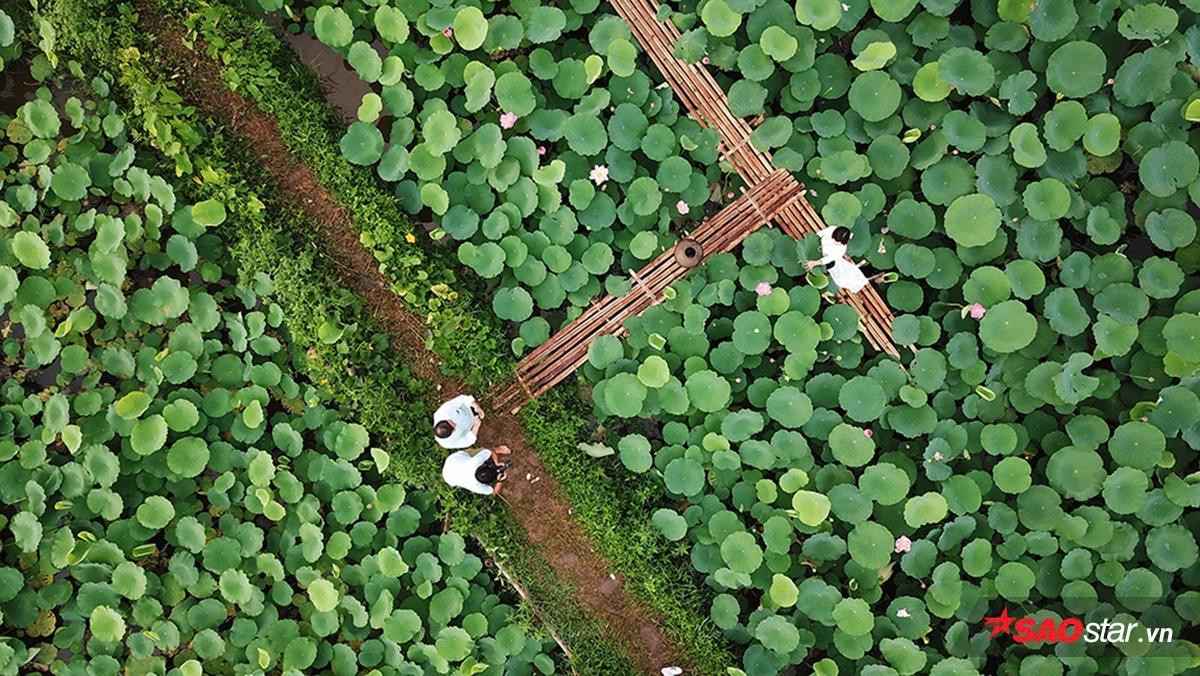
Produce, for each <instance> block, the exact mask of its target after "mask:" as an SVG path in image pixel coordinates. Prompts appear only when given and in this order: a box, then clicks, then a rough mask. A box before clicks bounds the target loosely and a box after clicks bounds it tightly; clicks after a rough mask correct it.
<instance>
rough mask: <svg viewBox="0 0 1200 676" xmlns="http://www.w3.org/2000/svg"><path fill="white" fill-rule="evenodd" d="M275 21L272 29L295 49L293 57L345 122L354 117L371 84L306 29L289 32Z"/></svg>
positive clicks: (354, 118)
mask: <svg viewBox="0 0 1200 676" xmlns="http://www.w3.org/2000/svg"><path fill="white" fill-rule="evenodd" d="M273 23H275V28H276V33H277V34H278V35H279V37H280V38H281V39H282V40H283V41H284V43H285V44H287V46H288V47H290V48H291V49H292V51H293V52H295V53H296V58H297V59H298V60H299V61H300V62H301V63H303V64H304V65H306V66H308V67H309V69H311V70H312V72H313V73H314V74H315V75H316V76H317V79H318V80H319V81H320V83H321V90H322V91H324V93H325V98H326V99H327V100H328V101H329V102H330V103H332V104H333V105H334V106H336V107H337V109H338V110H339V111H341V113H342V116H343V117H345V119H346V122H355V121H357V120H358V106H359V104H360V103H362V97H363V95H365V94H367V93H369V92H371V85H369V84H367V83H366V82H363V81H362V79H361V78H360V77H358V73H356V72H354V71H353V70H351V69H350V68H349V67H347V66H346V62H345V60H344V59H343V58H342V55H341V54H338V53H337V52H335V51H333V50H332V49H330V48H329V47H327V46H326V45H325V44H324V43H322V42H321V41H320V40H318V39H316V38H314V37H313V36H311V35H308V34H307V33H289V32H285V31H283V30H281V29H280V26H279V25H278V22H273Z"/></svg>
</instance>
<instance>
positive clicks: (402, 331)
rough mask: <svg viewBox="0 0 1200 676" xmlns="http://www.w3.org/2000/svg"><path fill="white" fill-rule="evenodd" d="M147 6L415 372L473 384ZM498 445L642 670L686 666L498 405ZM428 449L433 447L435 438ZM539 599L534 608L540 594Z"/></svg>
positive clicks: (234, 99)
mask: <svg viewBox="0 0 1200 676" xmlns="http://www.w3.org/2000/svg"><path fill="white" fill-rule="evenodd" d="M141 9H142V21H143V22H144V25H145V26H146V27H147V28H148V29H149V30H150V31H151V32H152V33H153V34H154V35H155V37H156V39H157V40H156V42H157V44H158V46H159V47H160V48H161V49H162V50H163V51H164V52H165V55H166V56H167V57H168V60H169V61H170V64H171V65H173V66H176V67H177V70H178V71H179V72H181V73H183V74H184V77H183V79H182V80H181V81H180V82H179V85H180V94H181V95H182V96H183V97H184V98H185V100H186V101H187V103H188V104H189V105H193V106H195V107H196V108H197V109H198V110H199V111H201V112H203V113H204V114H206V115H209V116H211V117H213V118H214V119H217V120H221V121H223V122H224V123H225V124H227V125H228V129H229V131H231V132H232V133H233V134H235V135H236V136H237V137H238V138H240V139H241V140H242V141H243V142H244V143H245V144H246V148H247V150H248V151H249V152H251V153H253V154H254V156H255V157H257V158H259V160H260V161H261V163H262V166H263V168H264V169H265V170H266V171H267V172H268V173H269V174H270V176H271V177H272V178H273V179H274V180H275V182H276V183H277V187H278V191H279V197H280V198H281V199H283V200H284V201H286V202H289V203H292V204H296V205H297V206H299V207H300V208H301V209H302V210H303V212H304V213H305V215H306V216H307V217H308V219H309V221H310V223H311V225H312V226H314V227H315V228H316V229H317V230H318V231H319V234H320V235H321V237H322V238H323V239H324V241H325V242H326V244H327V245H328V249H327V250H326V252H325V253H326V254H327V255H328V257H329V259H330V260H331V261H332V262H333V264H334V265H335V267H336V268H337V269H338V270H339V271H340V275H341V278H342V279H341V281H342V283H343V284H344V285H345V286H346V287H347V288H349V289H350V290H352V291H354V292H355V293H356V294H358V295H359V296H361V297H362V298H363V299H364V300H365V301H366V305H367V308H368V310H369V311H370V313H371V315H372V316H373V317H374V318H375V320H376V321H378V322H379V324H380V326H381V327H382V328H383V329H384V330H386V331H387V332H388V333H389V335H390V336H391V337H392V340H393V342H394V343H395V344H396V346H397V348H398V349H399V350H400V351H401V352H402V353H403V354H405V355H406V356H407V358H408V365H409V367H410V368H411V369H412V370H413V371H414V373H416V374H417V375H418V376H419V377H420V378H422V379H423V380H425V381H426V382H427V383H429V384H430V385H432V386H433V388H434V390H435V391H436V392H438V393H439V396H442V397H444V398H448V397H449V396H452V395H453V394H457V393H459V392H463V391H465V387H466V386H465V384H464V383H463V382H462V381H461V380H458V379H455V378H452V377H449V376H447V375H445V374H444V373H442V371H441V368H440V363H439V360H438V359H437V356H436V355H434V354H433V353H432V352H430V351H429V350H428V349H427V348H426V344H425V334H426V325H425V321H424V319H423V318H422V317H420V316H418V315H416V314H414V313H413V312H411V311H409V310H408V308H406V307H405V306H404V305H403V303H402V302H401V301H400V299H399V298H397V297H396V296H395V294H393V293H392V292H391V290H390V288H389V287H388V283H387V280H386V279H385V278H384V277H383V275H382V273H380V272H379V265H378V263H377V261H375V259H374V257H373V256H372V255H371V254H370V252H368V251H367V250H366V249H364V248H363V247H362V246H361V245H360V244H359V242H358V238H357V236H356V234H355V228H354V227H353V222H352V219H351V218H350V216H349V215H348V214H347V212H346V210H345V209H344V208H342V207H341V206H340V205H339V204H338V203H337V202H336V200H334V198H333V196H332V195H331V194H330V193H329V191H328V190H326V189H325V188H324V187H323V186H321V184H320V183H319V182H318V180H317V178H316V175H315V174H314V173H313V171H312V170H311V169H310V168H309V167H307V166H306V165H304V164H303V163H302V162H300V161H299V160H298V159H297V158H296V157H295V156H293V155H292V153H291V152H290V151H289V150H288V148H287V145H286V143H285V142H284V140H283V137H282V136H281V134H280V131H279V128H278V125H277V124H276V122H275V120H274V119H273V118H272V117H270V116H269V115H267V114H266V113H264V112H263V111H262V110H261V109H260V108H259V107H258V106H257V104H256V103H255V102H254V101H253V100H251V99H248V98H246V97H244V96H241V95H240V94H237V93H234V92H232V91H230V90H229V89H228V88H227V87H226V86H225V85H224V82H223V81H222V79H221V70H220V66H219V65H218V64H217V63H216V62H215V61H214V60H212V59H211V58H209V57H207V56H205V54H204V50H203V48H202V46H201V45H200V44H199V43H197V44H196V45H195V48H194V49H193V47H189V46H188V45H186V44H185V43H184V40H183V39H182V38H183V37H184V36H185V32H184V29H183V28H182V27H181V26H180V24H179V23H178V22H177V21H176V20H175V19H172V18H168V17H165V16H163V15H161V13H158V12H156V11H155V10H154V9H152V8H150V7H146V6H145V5H143V6H142V8H141ZM495 444H506V445H508V446H509V447H510V448H512V451H513V453H512V462H513V468H512V469H511V470H510V476H511V477H512V478H510V479H509V481H508V482H506V484H505V487H504V489H503V492H502V493H501V497H502V499H503V500H504V502H505V503H506V504H507V507H508V513H509V515H510V516H511V517H512V518H513V519H514V520H515V521H516V522H517V523H519V524H520V525H521V527H522V528H523V529H524V530H525V532H526V534H527V538H528V540H529V542H530V543H532V544H533V545H534V546H535V547H536V548H537V551H538V554H539V555H540V556H541V557H542V558H543V559H544V560H545V561H546V562H547V563H548V564H550V566H551V568H552V569H553V570H554V572H555V574H556V575H557V576H558V578H559V579H560V580H561V581H562V582H564V583H565V584H566V585H567V586H569V588H571V589H572V590H573V591H574V594H575V599H576V602H577V603H578V605H579V607H580V608H582V609H584V610H585V611H586V612H587V613H588V614H589V615H591V616H592V617H593V619H594V620H595V621H596V623H597V626H598V627H599V629H600V631H601V632H602V633H603V634H604V635H605V637H606V638H608V639H609V640H610V641H611V642H612V643H613V645H615V646H618V647H619V649H621V651H622V653H623V656H624V657H625V659H626V660H627V661H628V662H629V663H630V664H631V665H633V666H634V667H635V668H636V669H637V670H638V671H639V672H640V673H657V672H658V671H659V670H660V669H661V668H663V667H665V666H675V665H679V666H685V665H684V664H681V659H682V654H683V652H682V651H680V650H678V648H677V646H674V645H672V644H671V642H670V641H669V640H668V639H667V637H666V635H665V633H664V632H663V629H662V627H661V626H660V625H659V623H658V622H657V621H656V619H655V618H654V617H653V613H652V611H650V610H649V609H648V608H647V607H646V606H645V605H644V604H642V603H640V602H638V601H637V600H636V599H634V598H633V597H632V596H631V595H630V594H629V593H628V592H627V590H626V588H625V585H624V582H623V580H622V579H621V577H619V576H616V575H614V574H612V573H610V568H609V565H608V562H607V561H606V560H605V559H604V557H603V556H602V555H600V554H599V553H598V552H597V551H596V550H595V547H594V545H593V543H592V542H591V540H590V539H589V538H588V537H587V535H586V534H585V533H584V532H583V530H582V528H581V527H580V526H579V524H578V523H576V522H575V520H574V519H573V517H572V513H571V506H570V503H569V502H568V500H567V498H566V497H565V495H564V493H563V492H562V490H561V489H560V488H559V487H558V485H557V483H556V482H555V480H554V477H553V476H551V474H550V473H549V472H548V471H547V470H546V468H545V466H544V465H543V464H542V462H541V459H540V458H539V457H538V455H537V453H536V452H535V450H534V449H533V448H532V447H531V446H530V445H529V444H528V443H527V442H526V440H525V435H524V431H523V429H522V427H521V423H520V421H519V420H517V419H516V418H515V417H513V416H511V415H503V414H501V413H499V412H496V413H493V414H492V415H489V416H488V417H487V419H486V420H485V421H484V425H483V430H482V433H481V438H480V445H481V446H482V447H488V446H490V445H495ZM430 452H435V450H434V446H433V444H432V443H431V444H430ZM533 601H534V604H535V606H536V603H537V599H534V600H533Z"/></svg>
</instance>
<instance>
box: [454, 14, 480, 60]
mask: <svg viewBox="0 0 1200 676" xmlns="http://www.w3.org/2000/svg"><path fill="white" fill-rule="evenodd" d="M453 29H454V30H453V34H454V39H455V40H457V41H458V44H459V46H460V47H462V48H463V49H467V50H472V49H479V48H480V47H481V46H483V42H484V40H486V39H487V32H488V23H487V18H486V17H484V15H483V12H482V11H480V10H479V8H478V7H470V6H468V7H462V8H460V9H459V10H458V13H457V14H455V15H454V24H453Z"/></svg>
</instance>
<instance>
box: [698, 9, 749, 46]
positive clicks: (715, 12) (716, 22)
mask: <svg viewBox="0 0 1200 676" xmlns="http://www.w3.org/2000/svg"><path fill="white" fill-rule="evenodd" d="M700 19H701V20H702V21H704V27H705V28H707V29H708V32H709V33H711V34H712V35H714V36H716V37H719V38H724V37H729V36H730V35H733V34H734V32H735V31H737V29H738V27H739V26H741V25H742V15H741V14H739V13H738V12H736V11H734V10H733V9H732V8H730V6H729V5H728V4H727V3H726V2H725V0H708V2H706V3H704V7H703V8H701V10H700Z"/></svg>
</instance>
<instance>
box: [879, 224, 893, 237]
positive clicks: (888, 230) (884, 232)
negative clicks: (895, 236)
mask: <svg viewBox="0 0 1200 676" xmlns="http://www.w3.org/2000/svg"><path fill="white" fill-rule="evenodd" d="M891 231H892V229H891V228H889V227H887V226H886V225H885V226H883V230H880V232H882V233H883V234H885V235H886V234H888V233H889V232H891Z"/></svg>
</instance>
